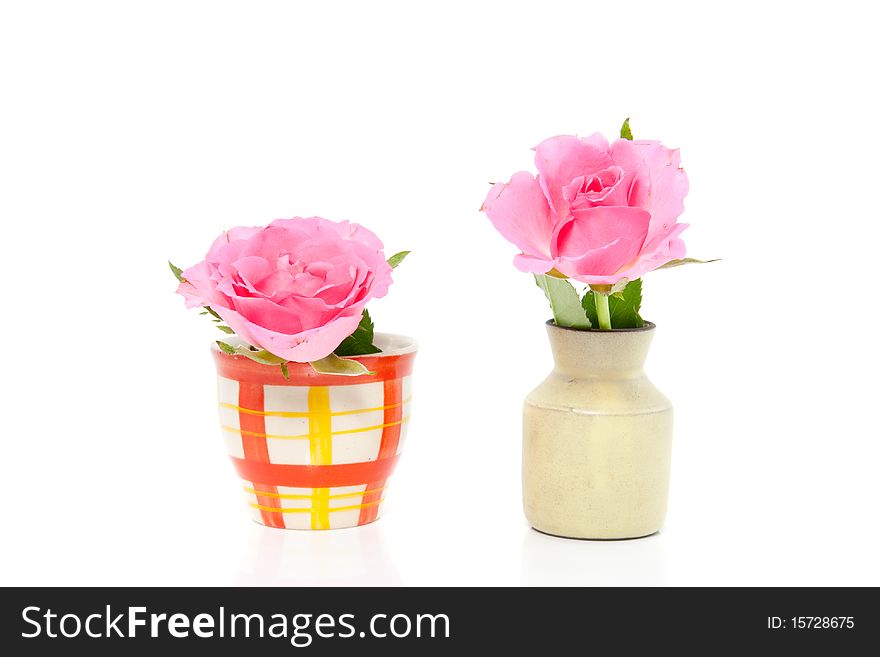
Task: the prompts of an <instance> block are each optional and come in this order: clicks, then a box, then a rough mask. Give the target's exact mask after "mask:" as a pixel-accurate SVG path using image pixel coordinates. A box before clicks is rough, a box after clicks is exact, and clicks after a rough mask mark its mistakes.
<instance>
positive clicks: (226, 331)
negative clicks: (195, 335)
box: [217, 324, 235, 335]
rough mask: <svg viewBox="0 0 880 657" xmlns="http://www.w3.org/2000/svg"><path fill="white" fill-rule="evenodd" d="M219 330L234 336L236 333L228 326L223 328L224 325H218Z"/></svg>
mask: <svg viewBox="0 0 880 657" xmlns="http://www.w3.org/2000/svg"><path fill="white" fill-rule="evenodd" d="M217 328H218V329H220V330H221V331H223V332H224V333H226V334H228V335H232V334H233V333H235V331H233V330H232V329H231V328H229V327H228V326H223V324H217Z"/></svg>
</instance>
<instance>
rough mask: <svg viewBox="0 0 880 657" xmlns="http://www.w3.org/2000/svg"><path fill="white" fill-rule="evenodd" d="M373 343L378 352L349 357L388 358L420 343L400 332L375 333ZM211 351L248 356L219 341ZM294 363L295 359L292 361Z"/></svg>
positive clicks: (231, 339) (232, 340)
mask: <svg viewBox="0 0 880 657" xmlns="http://www.w3.org/2000/svg"><path fill="white" fill-rule="evenodd" d="M221 341H222V342H227V343H229V344H231V345H232V346H234V347H246V346H247V345H248V344H249V343H248V342H246V341H244V340H242V339H241V338H240V337H238V336H237V335H227V336H225V337H224V338H222V339H221ZM373 343H374V344H376V346H377V347H379V348H380V349H382V351H380V352H379V353H377V354H357V355H355V356H346V358H349V359H354V360H357V359H361V358H386V357H392V356H403V355H404V354H411V353H414V352H416V351H418V348H419V345H418V342H416V340H415V338H411V337H409V336H408V335H400V334H399V333H379V332H377V333H375V334H374V335H373ZM382 343H386V344H388V348H384V347H383V344H382ZM211 351H213V352H216V353H219V354H222V355H224V356H229V357H230V358H246V356H244V355H242V354H227V353H226V352H224V351H222V350H221V349H220V347H218V346H217V341H216V340H215V341H213V342H211ZM291 364H293V361H291ZM269 367H275V366H274V365H270V366H269Z"/></svg>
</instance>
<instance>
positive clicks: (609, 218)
mask: <svg viewBox="0 0 880 657" xmlns="http://www.w3.org/2000/svg"><path fill="white" fill-rule="evenodd" d="M650 221H651V215H649V214H648V213H647V212H645V211H644V210H641V209H639V208H621V207H607V206H600V207H595V208H587V209H584V210H575V211H574V213H573V215H572V218H571V219H570V220H569V221H568V222H566V223H565V224H563V225H562V226H560V228H559V230H557V232H556V234H555V235H554V238H553V253H554V255H556V256H557V257H558V259H559V265H558V268H559V271H561V272H562V273H564V274H566V275H568V276H610V275H613V274H615V273H616V272H617V271H618V270H620V269H621V268H622V267H624V266H626V265H628V264H629V263H630V262H632V261H633V260H635V259H636V257H637V256H638V255H639V252H640V250H641V248H642V245H643V244H644V243H645V236H646V235H647V233H648V225H649V223H650Z"/></svg>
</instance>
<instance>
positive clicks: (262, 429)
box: [213, 333, 416, 529]
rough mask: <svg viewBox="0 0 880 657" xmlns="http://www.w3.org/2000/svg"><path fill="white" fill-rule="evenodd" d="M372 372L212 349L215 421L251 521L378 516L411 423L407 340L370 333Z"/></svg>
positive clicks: (338, 523)
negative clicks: (342, 371)
mask: <svg viewBox="0 0 880 657" xmlns="http://www.w3.org/2000/svg"><path fill="white" fill-rule="evenodd" d="M374 341H375V344H376V346H377V347H379V348H380V349H382V353H379V354H374V355H372V356H360V357H357V358H356V360H358V361H359V362H361V363H363V364H364V365H365V366H366V368H367V369H368V370H370V371H371V372H373V373H374V374H365V375H361V376H334V375H327V374H318V373H317V372H315V371H314V370H313V369H312V367H311V366H310V365H308V364H307V363H290V364H289V365H288V368H289V378H287V379H285V378H284V376H283V375H282V374H281V369H280V368H279V367H277V366H270V365H262V364H260V363H256V362H254V361H252V360H250V359H249V358H247V357H245V356H238V355H229V354H226V353H223V352H222V351H220V350H219V349H218V348H217V347H216V346H215V347H214V350H213V353H214V361H215V362H216V365H217V381H218V386H217V388H218V398H219V404H220V424H221V427H222V431H223V437H224V441H225V443H226V448H227V450H228V452H229V456H230V458H231V459H232V463H233V465H234V466H235V470H236V472H237V473H238V476H239V477H240V478H241V480H242V486H243V487H244V492H245V495H246V498H247V502H248V504H249V506H250V509H251V511H252V513H253V518H254V520H256V521H257V522H259V523H262V524H264V525H267V526H268V527H279V528H285V529H341V528H344V527H356V526H358V525H366V524H367V523H370V522H373V521H374V520H376V519H377V518H378V517H379V514H380V512H381V509H382V502H383V501H384V499H385V494H386V492H387V490H388V478H389V477H390V476H391V473H392V472H393V471H394V466H395V465H396V464H397V459H398V457H399V455H400V452H401V448H402V447H403V439H404V436H405V434H406V427H407V423H408V420H409V409H410V381H411V372H412V367H413V360H414V359H415V355H416V346H415V342H414V341H413V340H412V339H410V338H405V337H403V336H397V335H390V334H383V333H377V334H376V336H375V340H374Z"/></svg>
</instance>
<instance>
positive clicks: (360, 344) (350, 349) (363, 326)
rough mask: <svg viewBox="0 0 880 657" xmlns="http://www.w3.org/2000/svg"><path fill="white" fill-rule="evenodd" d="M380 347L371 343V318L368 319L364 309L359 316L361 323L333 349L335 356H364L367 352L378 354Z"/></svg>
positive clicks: (368, 316) (368, 315)
mask: <svg viewBox="0 0 880 657" xmlns="http://www.w3.org/2000/svg"><path fill="white" fill-rule="evenodd" d="M380 351H382V350H381V349H379V348H378V347H377V346H376V345H374V344H373V320H372V319H370V313H368V312H367V311H366V310H364V314H363V316H362V317H361V323H360V324H358V327H357V328H356V329H355V330H354V333H352V334H351V335H349V336H348V337H347V338H345V340H343V341H342V342H340V343H339V346H338V347H336V349H334V350H333V353H334V354H336V355H337V356H340V357H344V356H365V355H367V354H378V353H379V352H380Z"/></svg>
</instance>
